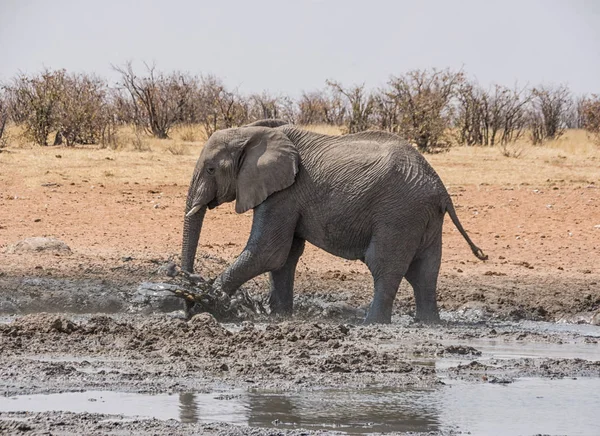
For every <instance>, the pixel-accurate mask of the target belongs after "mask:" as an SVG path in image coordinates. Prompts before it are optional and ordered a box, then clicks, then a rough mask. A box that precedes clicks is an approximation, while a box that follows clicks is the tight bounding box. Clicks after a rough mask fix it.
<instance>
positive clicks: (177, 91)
mask: <svg viewBox="0 0 600 436" xmlns="http://www.w3.org/2000/svg"><path fill="white" fill-rule="evenodd" d="M113 68H114V69H115V70H116V71H117V72H118V73H120V74H121V82H120V86H121V87H122V89H123V90H125V91H126V92H127V93H128V95H129V96H130V99H131V100H130V101H131V104H132V106H133V112H134V119H135V123H136V124H137V125H138V126H142V127H143V128H145V129H146V131H147V132H148V133H150V134H152V135H154V136H156V137H157V138H168V137H169V130H171V128H172V127H173V126H174V125H175V124H176V123H178V122H180V121H181V119H182V118H183V114H184V112H185V110H186V106H187V105H189V104H190V99H191V98H192V96H193V95H194V94H195V93H194V85H195V83H196V82H195V80H194V79H193V78H192V77H190V76H188V75H186V74H183V73H179V72H173V73H171V74H168V75H167V74H163V73H161V72H158V71H156V67H155V66H154V65H152V66H149V65H146V76H144V77H139V76H137V75H136V74H135V73H134V71H133V67H132V65H131V62H128V63H126V64H125V66H124V67H113Z"/></svg>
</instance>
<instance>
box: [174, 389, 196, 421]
mask: <svg viewBox="0 0 600 436" xmlns="http://www.w3.org/2000/svg"><path fill="white" fill-rule="evenodd" d="M179 420H180V421H181V422H188V423H194V422H198V421H199V417H198V404H197V403H196V394H194V393H191V392H186V393H181V394H179Z"/></svg>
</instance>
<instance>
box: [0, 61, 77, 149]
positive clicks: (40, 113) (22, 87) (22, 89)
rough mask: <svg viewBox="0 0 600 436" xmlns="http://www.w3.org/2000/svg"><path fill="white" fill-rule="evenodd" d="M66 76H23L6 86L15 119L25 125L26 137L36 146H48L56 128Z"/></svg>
mask: <svg viewBox="0 0 600 436" xmlns="http://www.w3.org/2000/svg"><path fill="white" fill-rule="evenodd" d="M66 76H67V74H66V72H65V70H56V71H50V70H44V71H43V72H42V73H40V74H38V75H33V76H27V75H24V74H20V75H18V76H17V77H16V78H15V79H14V80H13V82H12V84H11V85H9V86H8V87H7V90H8V93H9V98H10V100H11V115H12V117H13V120H15V121H16V122H18V123H22V124H23V125H24V126H25V135H26V136H27V137H28V138H29V139H31V140H32V141H33V142H35V143H36V144H39V145H48V135H49V134H50V132H51V131H53V130H56V128H57V125H58V118H59V105H60V100H61V98H62V94H63V92H64V89H65V80H66Z"/></svg>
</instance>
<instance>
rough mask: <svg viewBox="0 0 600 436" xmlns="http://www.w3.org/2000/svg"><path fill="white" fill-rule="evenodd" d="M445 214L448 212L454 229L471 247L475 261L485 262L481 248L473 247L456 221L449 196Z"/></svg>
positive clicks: (485, 255) (485, 257)
mask: <svg viewBox="0 0 600 436" xmlns="http://www.w3.org/2000/svg"><path fill="white" fill-rule="evenodd" d="M446 212H448V215H450V218H451V219H452V222H453V223H454V225H455V226H456V228H457V229H458V231H459V232H460V234H461V235H462V236H463V238H465V241H467V244H469V247H471V251H472V252H473V254H474V255H475V257H477V259H479V260H487V259H488V256H487V254H484V253H483V251H482V250H481V248H479V247H478V246H477V245H475V244H474V243H473V241H471V238H469V235H467V232H466V231H465V229H464V228H463V226H462V224H461V223H460V221H459V220H458V216H456V210H454V204H452V199H451V198H450V197H449V196H448V201H447V202H446Z"/></svg>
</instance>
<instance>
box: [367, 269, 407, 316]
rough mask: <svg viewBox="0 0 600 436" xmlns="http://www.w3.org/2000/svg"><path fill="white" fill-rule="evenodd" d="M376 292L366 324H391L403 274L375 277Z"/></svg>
mask: <svg viewBox="0 0 600 436" xmlns="http://www.w3.org/2000/svg"><path fill="white" fill-rule="evenodd" d="M373 280H374V283H375V292H374V295H373V301H372V302H371V305H370V306H369V311H368V313H367V318H366V319H365V324H374V323H381V324H389V323H391V322H392V309H393V307H394V300H395V299H396V293H397V292H398V287H399V286H400V282H401V281H402V275H398V274H388V275H381V276H378V277H374V278H373Z"/></svg>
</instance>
